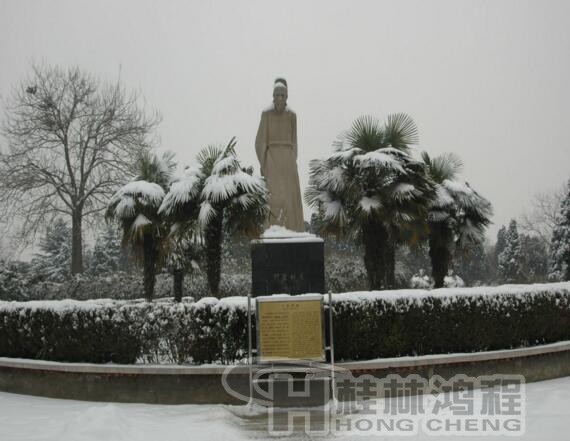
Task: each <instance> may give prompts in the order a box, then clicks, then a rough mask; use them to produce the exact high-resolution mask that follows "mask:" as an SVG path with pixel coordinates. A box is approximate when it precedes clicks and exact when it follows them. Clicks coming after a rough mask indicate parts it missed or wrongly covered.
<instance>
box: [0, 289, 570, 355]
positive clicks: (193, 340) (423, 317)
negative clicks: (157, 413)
mask: <svg viewBox="0 0 570 441" xmlns="http://www.w3.org/2000/svg"><path fill="white" fill-rule="evenodd" d="M333 311H334V329H335V346H336V355H337V358H339V359H340V360H364V359H374V358H378V357H392V356H403V355H420V354H435V353H450V352H475V351H486V350H494V349H507V348H513V347H520V346H532V345H536V344H542V343H550V342H556V341H561V340H570V282H565V283H553V284H543V285H510V286H509V285H505V286H499V287H478V288H447V289H439V290H432V291H424V290H399V291H383V292H351V293H343V294H334V295H333ZM246 349H247V316H246V298H244V297H229V298H225V299H221V300H217V299H213V298H203V299H201V300H200V301H198V302H194V301H193V300H192V299H191V298H185V300H184V301H183V302H182V303H180V304H175V303H172V302H171V301H170V300H169V299H161V300H158V301H155V302H154V303H145V302H143V301H112V300H90V301H83V302H80V301H73V300H63V301H43V302H0V356H4V357H22V358H38V359H45V360H58V361H71V362H79V361H83V362H95V363H105V362H116V363H133V362H135V361H138V362H143V363H234V362H236V361H240V360H243V359H244V357H245V355H246Z"/></svg>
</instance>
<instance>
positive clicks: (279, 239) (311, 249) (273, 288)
mask: <svg viewBox="0 0 570 441" xmlns="http://www.w3.org/2000/svg"><path fill="white" fill-rule="evenodd" d="M293 234H294V235H292V237H284V236H277V235H276V236H274V237H272V236H271V235H266V237H262V239H259V240H255V241H252V242H251V271H252V275H251V279H252V295H253V296H254V297H257V296H268V295H272V294H305V293H324V292H325V264H324V241H323V239H321V238H319V237H316V236H314V235H312V234H308V233H296V234H295V233H293Z"/></svg>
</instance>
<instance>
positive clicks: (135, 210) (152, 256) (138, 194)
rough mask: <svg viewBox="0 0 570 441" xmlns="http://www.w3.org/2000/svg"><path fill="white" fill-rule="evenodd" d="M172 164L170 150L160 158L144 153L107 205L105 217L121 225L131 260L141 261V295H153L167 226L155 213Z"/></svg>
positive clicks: (170, 172)
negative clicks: (132, 174)
mask: <svg viewBox="0 0 570 441" xmlns="http://www.w3.org/2000/svg"><path fill="white" fill-rule="evenodd" d="M174 167H175V164H174V162H173V155H172V154H165V155H163V157H162V158H159V157H157V156H156V155H155V154H153V153H145V154H143V156H141V158H140V159H139V160H138V162H137V169H138V176H137V178H136V180H134V181H133V182H129V183H128V184H126V185H124V186H123V187H121V188H120V189H119V190H118V191H117V192H116V193H115V194H114V195H113V197H112V198H111V201H110V202H109V205H108V207H107V212H106V215H105V216H106V218H107V220H116V221H118V222H119V223H120V224H121V226H122V229H123V239H122V243H123V246H124V247H130V249H131V250H132V252H133V253H132V254H133V256H134V257H135V261H136V263H138V264H142V267H143V274H144V296H145V299H146V300H147V301H149V302H150V301H152V299H153V297H154V284H155V280H156V273H157V271H158V269H159V268H160V263H161V258H162V257H163V255H164V239H165V237H166V233H167V227H166V225H165V223H164V220H163V219H162V218H161V216H160V215H159V213H158V209H159V207H160V204H161V203H162V200H163V198H164V194H165V191H164V188H165V187H166V186H167V185H168V182H169V180H170V177H171V175H172V172H173V170H174Z"/></svg>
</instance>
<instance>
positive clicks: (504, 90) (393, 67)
mask: <svg viewBox="0 0 570 441" xmlns="http://www.w3.org/2000/svg"><path fill="white" fill-rule="evenodd" d="M34 60H36V61H45V62H47V63H50V64H57V65H64V66H68V65H79V66H80V67H82V68H84V69H85V70H87V71H89V72H91V73H94V74H96V75H97V76H99V77H100V78H102V79H108V80H116V79H117V78H118V76H119V74H120V76H121V78H122V79H123V81H124V82H125V84H126V85H127V86H128V87H129V88H131V89H135V90H137V91H138V92H140V94H141V95H142V96H144V98H145V101H146V106H147V108H148V109H149V110H158V111H159V112H160V113H161V114H162V116H163V122H162V124H161V125H160V127H159V135H160V138H161V144H160V145H161V149H163V150H166V149H168V150H172V151H174V152H176V153H177V158H178V160H179V161H180V162H181V163H184V164H188V165H190V164H192V162H193V160H194V157H195V155H196V153H197V152H198V151H199V149H200V148H201V147H203V146H205V145H207V144H211V143H227V141H228V140H229V139H230V138H231V137H232V136H234V135H235V136H237V140H238V154H239V157H240V159H241V160H242V163H244V164H246V165H249V164H251V165H255V168H256V170H258V169H259V167H258V163H257V159H256V157H255V152H254V139H255V134H256V131H257V126H258V123H259V117H260V113H261V110H262V109H263V108H264V107H266V106H267V105H268V104H269V103H270V102H271V99H272V97H271V94H272V84H273V80H274V78H275V77H276V76H280V75H282V76H284V77H285V78H287V80H288V83H289V105H290V107H291V108H293V109H294V110H295V111H296V112H297V119H298V132H299V133H298V135H299V158H298V165H299V173H300V177H301V187H302V189H304V188H305V187H306V185H307V181H308V162H309V160H310V159H312V158H316V157H324V156H325V155H327V154H328V153H329V152H330V151H331V142H332V141H333V140H334V138H335V137H336V136H337V134H338V133H339V132H341V131H342V130H344V129H346V128H348V127H349V126H350V125H351V123H352V121H353V120H354V119H355V118H356V117H358V116H360V115H364V114H370V115H374V116H377V117H379V118H380V119H384V118H385V116H386V115H388V114H390V113H396V112H405V113H408V114H409V115H411V116H412V117H413V119H414V120H415V121H416V123H417V125H418V127H419V133H420V145H419V147H418V150H420V149H422V150H427V151H428V152H430V154H432V155H437V154H439V153H442V152H455V153H457V154H458V155H459V156H460V157H461V158H462V159H463V161H464V163H465V170H464V173H463V178H464V179H465V180H466V181H468V182H469V183H470V184H471V185H472V186H473V187H474V188H476V189H477V190H479V191H480V192H481V193H482V194H483V195H484V196H486V197H487V198H489V199H490V200H491V201H492V203H493V206H494V210H495V216H494V222H495V224H494V225H493V226H492V227H491V229H490V235H494V234H495V232H496V230H497V229H498V227H499V226H500V225H501V224H504V223H507V222H508V220H509V218H511V217H513V216H517V215H519V214H520V213H521V212H522V211H523V210H524V209H525V207H526V206H527V205H528V203H529V202H530V199H531V198H532V195H534V194H535V193H537V192H539V191H550V190H553V189H556V188H559V187H560V186H561V185H562V183H563V182H564V181H565V180H567V179H568V178H569V176H570V141H569V139H568V129H569V127H570V86H569V79H570V2H569V1H538V0H537V1H519V0H517V1H470V2H468V1H458V0H451V1H426V0H420V1H389V2H388V1H356V0H353V1H332V0H328V1H306V0H305V1H292V0H287V1H280V2H276V1H268V0H259V1H237V0H228V1H172V0H169V1H161V2H159V1H148V0H147V1H142V0H129V1H126V0H122V1H121V0H113V1H101V0H98V1H93V0H89V1H83V0H81V1H80V0H66V1H63V0H59V1H54V0H50V1H28V0H0V97H6V96H7V95H8V94H9V93H10V89H11V87H12V86H13V85H14V84H16V83H17V82H18V81H19V80H20V79H21V78H23V77H24V76H26V74H27V73H28V72H29V67H30V64H31V63H32V61H34ZM309 217H310V213H309V211H308V210H306V212H305V218H306V219H308V218H309Z"/></svg>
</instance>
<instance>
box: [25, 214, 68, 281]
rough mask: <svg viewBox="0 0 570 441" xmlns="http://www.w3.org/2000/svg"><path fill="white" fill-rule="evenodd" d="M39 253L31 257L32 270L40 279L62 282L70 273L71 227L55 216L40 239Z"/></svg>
mask: <svg viewBox="0 0 570 441" xmlns="http://www.w3.org/2000/svg"><path fill="white" fill-rule="evenodd" d="M40 250H41V253H39V254H36V255H35V256H34V258H33V259H32V270H33V272H34V273H35V274H36V275H37V276H38V277H39V278H41V279H42V280H47V281H50V282H63V281H64V280H65V279H67V278H68V277H69V276H70V274H71V229H70V228H69V226H68V225H67V223H66V222H65V221H64V220H63V219H61V218H57V219H56V220H55V221H54V222H53V224H51V225H50V226H48V227H47V228H46V234H45V236H44V237H43V238H42V239H41V240H40Z"/></svg>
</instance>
